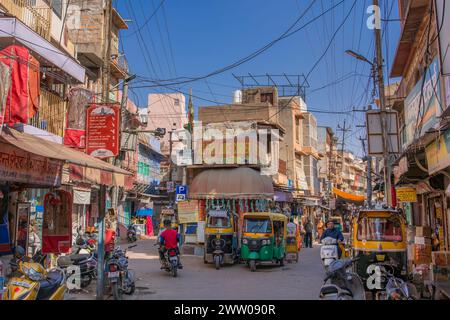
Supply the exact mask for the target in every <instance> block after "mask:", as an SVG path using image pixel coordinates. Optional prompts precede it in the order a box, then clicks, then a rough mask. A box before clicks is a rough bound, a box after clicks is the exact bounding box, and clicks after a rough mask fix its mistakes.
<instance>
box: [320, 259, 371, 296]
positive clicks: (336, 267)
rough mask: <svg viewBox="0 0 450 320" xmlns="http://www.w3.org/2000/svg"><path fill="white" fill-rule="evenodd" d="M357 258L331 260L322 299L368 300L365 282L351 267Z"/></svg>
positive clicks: (321, 294) (321, 293) (321, 291)
mask: <svg viewBox="0 0 450 320" xmlns="http://www.w3.org/2000/svg"><path fill="white" fill-rule="evenodd" d="M357 260H358V259H353V260H336V261H333V262H331V264H330V265H329V267H328V271H327V277H326V278H325V280H324V285H323V286H322V288H321V289H320V294H319V297H320V299H322V300H366V293H365V290H364V284H363V282H362V281H361V278H360V277H359V276H358V275H357V274H356V273H353V272H352V271H351V269H350V268H351V267H352V265H353V263H354V262H355V261H357Z"/></svg>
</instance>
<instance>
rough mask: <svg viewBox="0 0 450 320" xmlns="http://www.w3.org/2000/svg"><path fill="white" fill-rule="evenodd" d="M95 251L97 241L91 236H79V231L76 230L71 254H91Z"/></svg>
mask: <svg viewBox="0 0 450 320" xmlns="http://www.w3.org/2000/svg"><path fill="white" fill-rule="evenodd" d="M96 249H97V239H96V237H95V236H94V235H93V234H92V235H91V234H84V235H83V234H81V229H80V228H78V230H77V238H76V240H75V245H74V246H73V249H72V252H73V253H74V254H91V253H92V252H95V250H96Z"/></svg>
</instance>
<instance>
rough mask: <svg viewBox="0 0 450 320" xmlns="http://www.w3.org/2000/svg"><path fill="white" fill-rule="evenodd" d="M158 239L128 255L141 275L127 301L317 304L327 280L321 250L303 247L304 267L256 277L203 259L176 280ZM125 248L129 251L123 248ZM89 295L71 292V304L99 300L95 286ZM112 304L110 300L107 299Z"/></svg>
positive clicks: (263, 270)
mask: <svg viewBox="0 0 450 320" xmlns="http://www.w3.org/2000/svg"><path fill="white" fill-rule="evenodd" d="M153 244H154V240H147V241H140V242H139V243H138V246H137V247H136V248H133V249H132V251H131V250H130V251H129V254H128V256H129V259H130V268H131V269H133V270H135V271H136V278H137V279H136V292H135V294H134V295H132V296H125V299H127V300H128V299H130V300H133V299H138V300H181V299H183V300H187V299H188V300H191V299H192V300H211V299H212V300H231V299H233V300H241V299H251V300H290V299H291V300H315V299H317V298H318V293H319V289H320V287H321V285H322V279H323V276H324V272H323V268H322V265H321V261H320V252H319V250H320V249H319V248H320V247H319V246H315V247H314V248H313V249H306V248H303V249H302V250H301V253H300V260H299V263H298V264H297V263H289V264H286V265H285V266H284V267H283V268H280V267H278V266H275V265H274V266H259V267H258V270H257V272H256V273H252V272H250V271H249V269H248V268H247V267H246V266H245V265H244V264H241V265H234V266H226V267H223V268H222V269H220V270H216V269H215V268H214V267H213V266H212V265H205V264H204V263H203V259H202V257H198V256H186V255H184V256H183V257H182V259H183V260H182V261H183V265H184V269H183V270H180V272H179V276H178V277H177V278H172V277H171V276H170V275H169V274H168V273H166V272H164V271H162V270H160V269H159V268H160V264H159V260H158V254H157V249H156V247H155V246H153ZM124 247H126V246H124ZM88 291H89V294H88V293H71V294H69V295H68V297H67V298H68V299H69V300H80V299H83V300H85V299H95V284H92V285H91V286H90V287H89V288H88ZM108 299H111V297H108Z"/></svg>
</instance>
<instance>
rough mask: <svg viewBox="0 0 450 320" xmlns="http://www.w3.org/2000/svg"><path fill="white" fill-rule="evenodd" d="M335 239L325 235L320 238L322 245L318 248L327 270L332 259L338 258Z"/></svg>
mask: <svg viewBox="0 0 450 320" xmlns="http://www.w3.org/2000/svg"><path fill="white" fill-rule="evenodd" d="M337 244H338V242H337V240H336V239H334V238H331V237H327V238H325V239H323V240H322V247H321V248H320V258H321V259H322V264H323V266H324V268H325V270H327V269H328V268H329V266H330V264H331V263H332V262H333V261H336V260H338V259H339V253H338V247H337Z"/></svg>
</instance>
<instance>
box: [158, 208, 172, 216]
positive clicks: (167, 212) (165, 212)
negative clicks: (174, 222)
mask: <svg viewBox="0 0 450 320" xmlns="http://www.w3.org/2000/svg"><path fill="white" fill-rule="evenodd" d="M161 214H162V215H163V214H168V215H170V214H175V210H174V209H173V208H162V209H161Z"/></svg>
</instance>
